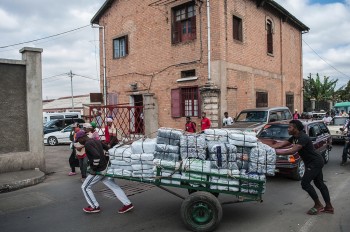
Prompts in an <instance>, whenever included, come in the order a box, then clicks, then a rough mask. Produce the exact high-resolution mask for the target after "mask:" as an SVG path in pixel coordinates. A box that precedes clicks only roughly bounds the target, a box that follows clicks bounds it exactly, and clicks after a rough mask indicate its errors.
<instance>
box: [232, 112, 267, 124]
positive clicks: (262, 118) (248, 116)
mask: <svg viewBox="0 0 350 232" xmlns="http://www.w3.org/2000/svg"><path fill="white" fill-rule="evenodd" d="M266 121H267V111H249V112H241V113H240V114H239V115H238V117H237V119H236V122H266Z"/></svg>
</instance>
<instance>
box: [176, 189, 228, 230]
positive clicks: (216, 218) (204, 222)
mask: <svg viewBox="0 0 350 232" xmlns="http://www.w3.org/2000/svg"><path fill="white" fill-rule="evenodd" d="M181 218H182V221H183V222H184V223H185V225H186V227H187V228H188V229H190V230H192V231H197V232H206V231H213V230H214V229H215V228H216V227H217V226H218V225H219V224H220V221H221V218H222V208H221V204H220V202H219V200H218V199H217V198H216V197H215V196H214V195H213V194H211V193H208V192H195V193H192V194H191V195H189V196H188V197H187V198H186V199H185V200H184V202H183V203H182V205H181Z"/></svg>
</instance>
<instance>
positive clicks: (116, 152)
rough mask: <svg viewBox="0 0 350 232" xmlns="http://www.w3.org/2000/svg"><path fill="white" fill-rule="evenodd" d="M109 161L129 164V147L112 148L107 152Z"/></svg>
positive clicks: (130, 151) (130, 152)
mask: <svg viewBox="0 0 350 232" xmlns="http://www.w3.org/2000/svg"><path fill="white" fill-rule="evenodd" d="M108 154H109V159H110V160H124V161H127V162H130V161H131V159H130V156H131V154H132V150H131V146H130V145H124V146H122V147H113V148H111V149H109V150H108Z"/></svg>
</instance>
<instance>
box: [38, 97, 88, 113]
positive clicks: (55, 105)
mask: <svg viewBox="0 0 350 232" xmlns="http://www.w3.org/2000/svg"><path fill="white" fill-rule="evenodd" d="M73 103H74V108H83V105H86V104H90V96H89V95H83V96H76V97H74V98H73ZM71 108H72V98H71V97H63V98H59V99H56V100H53V101H52V102H48V103H46V104H45V105H43V110H50V109H71Z"/></svg>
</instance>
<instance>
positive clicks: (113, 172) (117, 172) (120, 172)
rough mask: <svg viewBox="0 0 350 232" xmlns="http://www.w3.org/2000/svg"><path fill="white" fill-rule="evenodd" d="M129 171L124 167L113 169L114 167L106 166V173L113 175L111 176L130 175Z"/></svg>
mask: <svg viewBox="0 0 350 232" xmlns="http://www.w3.org/2000/svg"><path fill="white" fill-rule="evenodd" d="M131 173H132V172H131V171H129V170H125V169H115V168H110V167H109V168H108V169H107V174H109V175H113V176H126V177H130V176H131Z"/></svg>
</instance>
